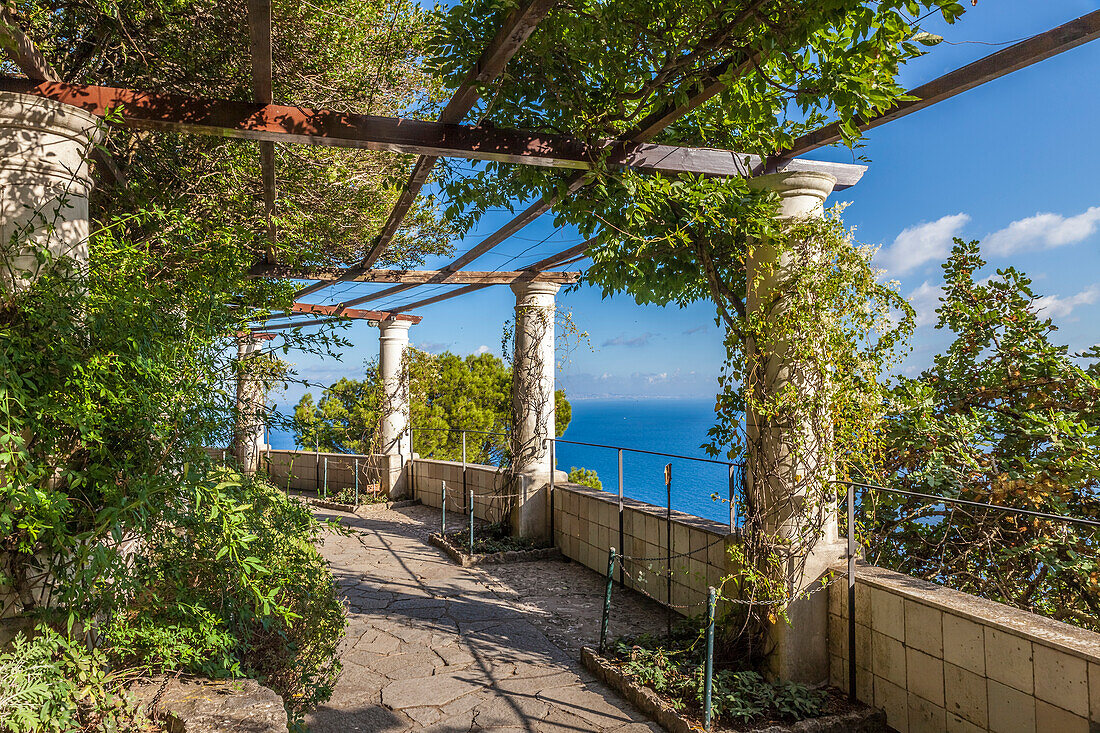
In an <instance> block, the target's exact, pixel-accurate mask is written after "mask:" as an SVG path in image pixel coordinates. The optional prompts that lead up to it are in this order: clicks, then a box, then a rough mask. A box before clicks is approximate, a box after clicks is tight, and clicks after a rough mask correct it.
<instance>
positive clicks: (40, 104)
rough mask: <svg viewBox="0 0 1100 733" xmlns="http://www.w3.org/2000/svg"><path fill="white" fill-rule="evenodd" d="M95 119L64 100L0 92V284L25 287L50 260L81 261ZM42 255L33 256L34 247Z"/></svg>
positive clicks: (8, 288) (79, 264) (76, 264)
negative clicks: (89, 157) (62, 102)
mask: <svg viewBox="0 0 1100 733" xmlns="http://www.w3.org/2000/svg"><path fill="white" fill-rule="evenodd" d="M100 129H101V128H100V127H99V120H97V119H96V118H95V117H94V116H93V115H91V114H89V113H88V112H85V111H84V110H82V109H80V108H78V107H73V106H72V105H68V104H61V103H59V102H54V101H52V100H48V99H41V98H39V97H34V96H31V95H27V94H15V93H11V92H0V289H2V290H3V291H5V292H9V293H10V292H18V291H22V290H25V289H27V288H28V287H29V286H30V285H31V284H32V283H33V282H34V281H35V280H37V279H38V277H39V276H40V275H41V274H42V273H43V272H44V271H45V270H46V269H49V268H50V267H51V266H53V263H55V262H56V261H57V260H59V259H61V258H66V259H67V260H68V262H69V265H70V266H71V267H72V268H73V269H75V270H77V271H78V272H82V271H83V269H84V268H86V267H87V263H88V232H89V224H88V195H89V193H90V191H91V187H92V180H91V176H90V173H89V166H88V162H87V159H88V156H89V155H90V153H91V150H92V147H93V144H94V143H95V142H97V141H98V138H99V135H100ZM42 253H44V254H46V257H45V258H42V259H44V261H42V262H40V261H39V260H40V256H39V255H40V254H42Z"/></svg>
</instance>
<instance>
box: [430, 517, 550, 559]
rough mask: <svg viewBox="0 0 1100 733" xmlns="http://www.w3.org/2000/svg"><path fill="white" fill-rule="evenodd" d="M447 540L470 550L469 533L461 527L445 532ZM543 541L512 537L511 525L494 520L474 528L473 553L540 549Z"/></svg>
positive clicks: (544, 545)
mask: <svg viewBox="0 0 1100 733" xmlns="http://www.w3.org/2000/svg"><path fill="white" fill-rule="evenodd" d="M447 541H448V542H450V543H451V544H452V545H454V546H455V547H457V548H459V549H460V550H462V551H463V552H469V551H470V533H469V530H468V529H462V530H458V531H455V532H448V533H447ZM543 547H546V543H545V542H539V541H537V540H534V539H531V538H528V537H513V536H512V527H511V525H509V524H508V523H507V522H496V523H493V524H489V525H486V526H484V527H475V528H474V554H475V555H491V554H493V553H494V552H524V551H526V550H540V549H542V548H543Z"/></svg>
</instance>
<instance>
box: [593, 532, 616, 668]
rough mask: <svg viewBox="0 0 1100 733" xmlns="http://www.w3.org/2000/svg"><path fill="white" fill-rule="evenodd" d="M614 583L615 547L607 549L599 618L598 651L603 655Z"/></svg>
mask: <svg viewBox="0 0 1100 733" xmlns="http://www.w3.org/2000/svg"><path fill="white" fill-rule="evenodd" d="M614 583H615V548H614V547H612V548H610V549H608V551H607V586H606V587H605V588H604V594H603V618H601V619H600V646H599V648H598V650H597V651H598V652H599V654H600V656H601V657H602V656H603V647H604V642H605V641H606V640H607V622H608V620H609V619H610V618H611V586H612V585H614Z"/></svg>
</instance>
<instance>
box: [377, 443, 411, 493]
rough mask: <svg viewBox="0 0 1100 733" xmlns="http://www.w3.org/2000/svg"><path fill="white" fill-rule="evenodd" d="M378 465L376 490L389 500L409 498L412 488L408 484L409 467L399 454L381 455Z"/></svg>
mask: <svg viewBox="0 0 1100 733" xmlns="http://www.w3.org/2000/svg"><path fill="white" fill-rule="evenodd" d="M380 458H381V460H380V461H379V465H378V484H379V486H378V488H379V490H380V491H381V492H382V493H384V494H385V495H386V496H388V497H390V499H391V500H397V499H407V498H411V495H412V487H411V484H410V482H409V471H408V470H406V467H407V466H408V465H409V463H408V461H406V460H405V456H403V455H401V454H394V455H383V456H380Z"/></svg>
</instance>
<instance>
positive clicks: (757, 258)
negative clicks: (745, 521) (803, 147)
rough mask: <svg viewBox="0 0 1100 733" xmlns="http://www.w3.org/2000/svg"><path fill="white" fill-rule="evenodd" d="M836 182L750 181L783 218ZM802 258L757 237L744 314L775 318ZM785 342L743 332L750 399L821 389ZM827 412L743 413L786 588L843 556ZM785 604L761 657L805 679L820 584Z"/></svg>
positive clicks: (819, 669) (824, 655) (819, 633)
mask: <svg viewBox="0 0 1100 733" xmlns="http://www.w3.org/2000/svg"><path fill="white" fill-rule="evenodd" d="M835 183H836V179H835V178H833V177H832V176H831V175H828V174H825V173H814V172H800V173H777V174H774V175H768V176H761V177H759V178H755V179H753V180H752V182H751V185H752V186H753V187H756V188H766V189H769V190H771V191H774V192H776V193H778V194H779V196H780V199H781V203H780V209H779V212H778V219H779V220H780V222H781V225H782V224H783V223H787V224H791V223H794V222H795V221H796V220H798V219H805V218H808V217H820V216H822V215H823V213H824V204H825V199H826V198H827V197H828V195H829V194H830V193H831V192H832V190H833V186H834V185H835ZM804 256H805V257H812V256H813V253H812V252H806V253H804ZM805 264H806V262H805V261H800V259H799V258H798V257H796V256H795V255H794V254H793V253H791V252H789V251H787V252H783V253H782V254H780V253H779V252H778V250H777V248H776V246H775V245H774V243H772V242H769V241H760V242H757V243H756V244H755V245H754V246H753V248H752V250H751V251H750V252H749V253H748V256H747V258H746V263H745V266H746V277H747V284H748V285H747V293H746V295H747V297H746V309H747V311H748V314H749V318H750V319H751V318H753V317H754V316H762V317H764V318H766V319H768V320H774V319H775V318H777V317H778V316H780V315H781V314H782V313H783V311H784V308H785V303H786V297H785V290H786V286H787V283H789V282H790V280H791V278H792V277H793V275H794V274H795V272H796V269H797V268H799V267H802V266H804V265H805ZM790 346H791V344H790V343H789V342H784V340H782V339H777V340H775V341H771V342H769V343H766V344H759V345H758V344H756V343H752V342H751V340H750V343H749V344H747V345H746V362H747V363H746V366H747V370H746V384H745V389H746V390H754V391H755V394H756V398H757V399H758V400H760V399H767V398H768V397H769V396H773V395H779V394H781V393H783V392H784V391H787V390H792V392H793V393H794V394H797V395H799V396H800V398H803V399H805V400H806V401H807V403H812V401H813V400H814V399H815V398H817V397H818V395H819V394H820V390H821V389H822V387H823V384H822V379H823V377H822V375H820V374H818V373H815V372H814V371H813V370H811V369H809V368H806V367H807V366H808V365H805V366H804V365H802V364H799V363H798V361H797V358H796V357H794V356H792V355H791V354H790V351H791V349H790ZM823 348H824V346H823ZM830 420H831V417H830V415H829V413H828V411H827V410H819V411H818V412H817V414H808V415H800V416H797V417H796V418H794V423H793V424H788V423H790V422H791V419H790V418H788V419H787V420H783V419H782V418H780V419H776V418H775V417H770V418H769V417H767V416H763V415H759V414H756V412H755V411H754V410H752V409H750V410H749V411H748V414H747V415H746V438H747V442H748V446H747V447H748V450H747V457H746V458H747V461H746V469H747V470H746V477H745V478H746V489H747V490H748V491H749V492H750V496H751V497H752V498H753V500H754V501H755V503H756V507H757V509H758V511H761V512H762V514H763V517H764V522H763V524H764V527H763V528H764V530H765V532H767V533H768V535H769V536H770V537H772V538H773V539H774V540H775V544H774V545H773V547H772V551H773V552H775V553H778V554H779V555H781V556H784V558H785V561H786V562H785V564H786V567H787V573H788V578H787V585H788V592H790V593H799V592H801V591H804V590H806V589H808V588H811V587H812V586H813V585H814V584H815V582H816V581H817V580H818V579H820V578H821V577H822V576H823V575H824V574H825V573H826V572H827V571H828V569H829V568H830V567H831V566H832V565H834V564H835V563H836V562H837V561H838V560H839V559H840V558H842V557H843V556H844V545H843V544H842V543H840V542H838V538H837V515H836V505H835V502H834V501H832V499H831V497H832V496H833V495H834V492H835V488H834V486H833V485H832V484H831V483H829V482H830V480H831V479H833V478H834V476H835V473H834V467H833V465H832V463H831V460H832V459H831V445H830V443H831V441H832V436H833V426H832V424H831V422H830ZM807 525H808V527H809V529H808V530H807V529H806V527H807ZM807 531H808V533H809V534H807ZM787 614H788V617H789V618H790V620H791V624H790V625H788V624H786V623H784V622H782V621H780V622H778V623H777V624H776V625H775V626H773V627H772V629H771V631H770V634H771V637H772V641H773V644H774V652H773V654H772V655H771V657H770V658H769V666H770V672H771V674H772V675H773V676H774V677H778V678H782V679H793V680H798V681H803V682H810V683H817V682H821V681H824V680H827V679H828V676H829V659H828V648H827V645H826V643H827V629H828V623H827V621H828V600H827V593H826V592H818V593H815V594H813V595H810V596H808V597H806V598H803V599H801V600H798V601H795V602H793V603H792V604H791V605H790V606H789V607H788V609H787Z"/></svg>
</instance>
